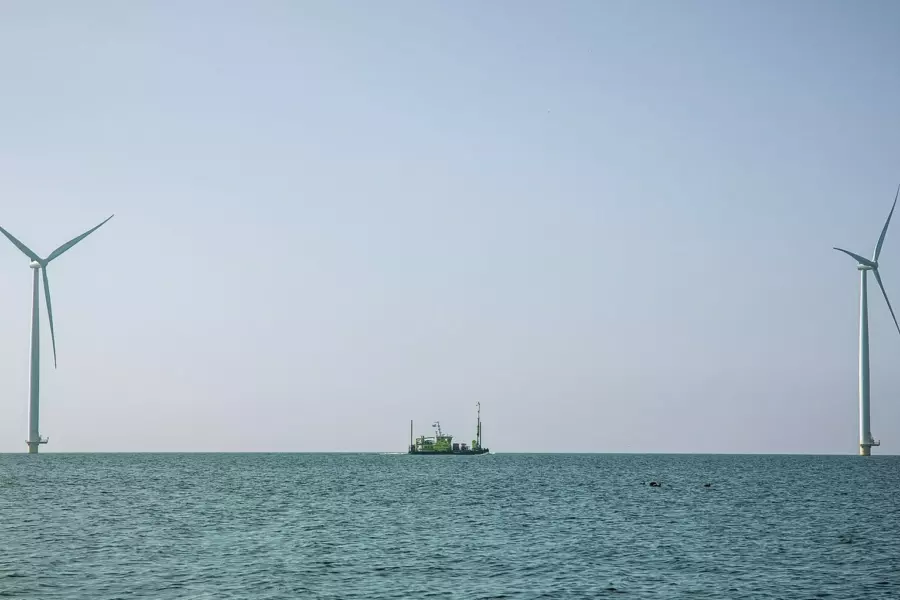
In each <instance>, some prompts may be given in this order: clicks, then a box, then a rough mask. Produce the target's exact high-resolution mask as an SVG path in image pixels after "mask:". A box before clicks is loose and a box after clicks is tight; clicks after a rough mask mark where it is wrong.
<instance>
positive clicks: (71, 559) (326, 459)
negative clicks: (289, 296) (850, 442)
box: [0, 454, 900, 600]
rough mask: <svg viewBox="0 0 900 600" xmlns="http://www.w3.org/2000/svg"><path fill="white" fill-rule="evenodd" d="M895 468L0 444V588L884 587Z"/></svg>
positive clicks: (447, 592) (687, 592)
mask: <svg viewBox="0 0 900 600" xmlns="http://www.w3.org/2000/svg"><path fill="white" fill-rule="evenodd" d="M898 476H900V459H898V458H893V457H872V458H871V459H870V460H862V459H859V458H858V457H777V456H741V457H728V456H624V455H623V456H616V455H594V456H591V455H572V456H564V455H503V454H499V455H491V456H481V457H452V458H450V457H409V456H405V455H302V454H296V455H290V454H284V455H277V454H271V455H253V454H247V455H227V454H218V455H217V454H211V455H204V454H195V455H175V454H168V455H53V454H47V455H40V456H23V455H5V456H0V515H2V519H0V542H2V543H0V597H11V598H41V599H48V600H52V599H56V598H59V599H63V598H65V599H67V600H79V599H82V598H84V599H88V598H90V599H92V600H104V599H108V600H112V599H117V598H129V599H133V598H153V599H162V600H165V599H169V598H172V599H174V598H210V599H212V598H215V599H221V598H226V599H228V598H235V599H237V598H241V599H247V598H252V599H269V598H272V599H275V598H300V597H309V598H323V599H327V598H334V599H341V600H352V599H355V598H359V599H363V598H365V599H368V600H371V599H375V600H379V599H394V598H442V599H446V598H466V599H470V598H479V599H483V600H488V599H510V600H513V599H536V598H553V599H556V598H605V597H622V598H682V597H684V598H696V599H706V598H709V599H713V598H715V599H719V598H729V599H735V600H737V599H743V598H763V599H766V598H866V599H877V598H897V597H900V574H898V569H897V568H896V567H897V557H898V556H900V503H898V502H896V501H895V497H894V496H895V494H896V491H897V482H898V481H900V477H898ZM650 481H658V482H660V483H661V484H662V485H661V486H660V487H650V486H649V485H648V484H649V482H650ZM705 483H711V486H710V487H704V484H705Z"/></svg>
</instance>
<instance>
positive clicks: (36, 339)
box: [0, 215, 114, 454]
mask: <svg viewBox="0 0 900 600" xmlns="http://www.w3.org/2000/svg"><path fill="white" fill-rule="evenodd" d="M113 216H114V215H110V216H109V217H107V219H106V220H105V221H103V223H106V221H109V220H110V219H112V218H113ZM103 223H100V225H103ZM100 225H97V226H96V227H94V228H92V229H89V230H87V231H85V232H84V233H82V234H81V235H79V236H78V237H76V238H74V239H72V240H70V241H68V242H66V243H65V244H63V245H62V246H60V247H59V248H57V249H56V250H54V251H53V252H51V253H50V254H49V255H48V256H47V258H41V257H40V256H38V255H37V254H35V253H34V252H32V251H31V249H30V248H28V246H26V245H25V244H23V243H22V242H20V241H19V240H17V239H16V238H15V237H13V235H12V234H11V233H9V232H8V231H6V230H5V229H3V228H2V227H0V233H3V235H5V236H6V237H7V238H9V241H11V242H12V243H13V244H14V245H15V246H16V248H18V249H19V250H21V251H22V253H24V254H25V256H27V257H28V258H30V259H31V268H32V269H34V284H33V288H32V290H33V291H32V297H31V385H30V389H29V404H28V441H27V442H25V443H26V444H28V453H29V454H37V451H38V446H40V445H41V444H46V443H47V439H46V438H41V435H40V433H39V431H40V430H39V428H38V418H39V416H40V386H41V352H40V347H41V330H40V321H41V320H40V278H39V275H38V271H40V272H41V274H42V275H43V279H44V298H45V299H46V301H47V317H48V318H49V319H50V340H51V341H52V342H53V368H56V334H55V333H54V332H53V309H52V308H51V307H50V281H49V280H48V279H47V265H49V264H50V262H51V261H52V260H54V259H56V258H59V256H60V255H61V254H63V253H64V252H66V251H67V250H69V249H70V248H72V246H74V245H75V244H77V243H78V242H80V241H81V240H83V239H84V238H86V237H87V236H89V235H90V234H92V233H93V232H94V231H96V230H97V229H99V228H100Z"/></svg>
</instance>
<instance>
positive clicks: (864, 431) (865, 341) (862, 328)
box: [835, 187, 900, 456]
mask: <svg viewBox="0 0 900 600" xmlns="http://www.w3.org/2000/svg"><path fill="white" fill-rule="evenodd" d="M898 196H900V187H898V188H897V193H896V194H894V204H893V206H891V212H890V213H888V217H887V220H886V221H885V222H884V227H883V228H882V229H881V237H879V238H878V243H877V244H876V245H875V253H874V254H873V255H872V260H869V259H868V258H865V257H863V256H860V255H859V254H854V253H853V252H850V251H849V250H844V249H843V248H835V250H837V251H839V252H843V253H844V254H847V255H848V256H850V257H851V258H853V259H855V260H856V268H857V269H858V270H859V455H860V456H869V455H870V454H871V453H872V446H880V445H881V442H880V441H876V440H875V438H874V437H872V430H871V427H870V422H869V299H868V294H867V289H866V288H867V285H866V284H867V275H868V273H869V271H871V272H872V275H874V276H875V281H877V282H878V287H880V288H881V293H882V295H883V296H884V301H885V302H887V305H888V309H890V311H891V316H892V317H893V318H894V325H895V326H896V327H897V331H898V332H900V324H898V323H897V316H896V315H895V314H894V308H893V307H892V306H891V301H890V300H888V296H887V292H886V291H884V283H882V281H881V275H880V274H879V273H878V257H879V256H880V255H881V247H882V246H883V245H884V236H885V235H886V234H887V230H888V225H890V224H891V217H892V216H893V215H894V209H895V208H896V207H897V197H898Z"/></svg>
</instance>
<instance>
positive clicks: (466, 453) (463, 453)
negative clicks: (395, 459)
mask: <svg viewBox="0 0 900 600" xmlns="http://www.w3.org/2000/svg"><path fill="white" fill-rule="evenodd" d="M488 452H490V450H488V449H487V448H482V449H480V450H457V451H455V452H454V451H452V450H451V451H450V452H435V451H431V450H420V451H418V452H416V451H413V450H410V451H409V452H407V454H413V455H420V456H424V455H428V456H475V455H477V454H487V453H488Z"/></svg>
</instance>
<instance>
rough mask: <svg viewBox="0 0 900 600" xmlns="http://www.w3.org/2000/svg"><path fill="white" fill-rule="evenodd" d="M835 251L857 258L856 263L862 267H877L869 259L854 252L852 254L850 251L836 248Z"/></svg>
mask: <svg viewBox="0 0 900 600" xmlns="http://www.w3.org/2000/svg"><path fill="white" fill-rule="evenodd" d="M835 250H837V251H838V252H843V253H844V254H846V255H848V256H851V257H853V258H855V259H856V262H858V263H859V264H861V265H866V266H867V267H873V268H874V267H875V263H873V262H872V261H871V260H869V259H868V258H865V257H862V256H860V255H859V254H855V253H853V252H850V251H849V250H844V249H843V248H835Z"/></svg>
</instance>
